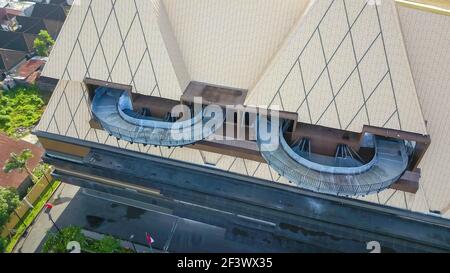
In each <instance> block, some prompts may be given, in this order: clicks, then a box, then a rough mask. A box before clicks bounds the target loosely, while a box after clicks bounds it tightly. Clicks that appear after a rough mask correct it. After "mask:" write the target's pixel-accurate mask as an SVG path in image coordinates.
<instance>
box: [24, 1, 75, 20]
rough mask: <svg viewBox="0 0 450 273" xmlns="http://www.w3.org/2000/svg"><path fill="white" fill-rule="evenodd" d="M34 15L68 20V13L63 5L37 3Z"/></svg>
mask: <svg viewBox="0 0 450 273" xmlns="http://www.w3.org/2000/svg"><path fill="white" fill-rule="evenodd" d="M31 16H32V17H38V18H45V19H52V20H57V21H64V20H66V13H65V11H64V8H63V7H62V6H61V5H53V4H41V3H36V5H35V6H34V9H33V13H32V14H31Z"/></svg>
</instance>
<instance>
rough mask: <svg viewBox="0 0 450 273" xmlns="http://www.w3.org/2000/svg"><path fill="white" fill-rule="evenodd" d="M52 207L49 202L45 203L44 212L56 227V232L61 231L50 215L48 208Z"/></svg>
mask: <svg viewBox="0 0 450 273" xmlns="http://www.w3.org/2000/svg"><path fill="white" fill-rule="evenodd" d="M52 208H53V205H52V204H50V203H47V204H45V209H46V213H47V214H48V218H49V219H50V221H51V222H52V224H53V226H54V227H55V228H56V230H57V231H58V233H61V230H60V229H59V227H58V225H56V223H55V221H53V218H52V215H51V214H50V210H51V209H52Z"/></svg>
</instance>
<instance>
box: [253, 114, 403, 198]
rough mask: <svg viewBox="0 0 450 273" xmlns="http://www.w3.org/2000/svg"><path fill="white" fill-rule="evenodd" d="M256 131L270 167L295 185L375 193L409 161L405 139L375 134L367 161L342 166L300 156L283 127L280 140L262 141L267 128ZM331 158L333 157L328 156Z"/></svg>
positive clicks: (330, 191)
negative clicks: (268, 142)
mask: <svg viewBox="0 0 450 273" xmlns="http://www.w3.org/2000/svg"><path fill="white" fill-rule="evenodd" d="M258 122H259V123H263V122H266V123H269V124H270V121H268V120H267V119H266V118H265V117H263V116H260V117H259V118H258ZM258 127H259V126H258ZM267 128H270V126H267ZM257 134H258V145H259V147H260V150H261V154H262V156H263V157H264V159H265V160H266V161H267V163H268V164H269V165H270V166H271V167H272V168H273V169H275V170H276V171H277V172H278V173H279V174H280V175H282V176H284V177H286V178H287V179H289V181H291V182H292V183H293V184H295V185H296V186H299V187H301V188H305V189H309V190H312V191H316V192H321V193H327V194H333V195H345V196H357V195H367V194H371V193H376V192H379V191H381V190H383V189H385V188H388V187H389V186H390V185H392V184H393V183H394V182H396V181H397V180H398V179H399V178H400V177H401V176H402V174H403V173H404V172H405V170H406V168H407V165H408V155H407V152H406V147H405V143H404V141H401V140H388V139H384V138H381V137H375V139H374V140H373V142H374V148H375V155H374V157H373V159H372V160H371V161H370V162H368V163H366V164H360V165H359V166H354V167H341V166H338V165H336V166H333V165H331V164H319V163H317V162H314V161H311V160H309V159H308V158H305V157H303V156H301V154H299V153H297V152H296V151H294V150H293V149H292V148H291V147H290V146H289V145H288V144H287V142H286V140H285V139H284V135H283V130H280V134H279V142H278V143H272V144H267V143H265V142H264V141H262V139H269V138H268V137H269V136H268V134H271V132H270V130H268V132H259V131H258V132H257ZM262 134H267V135H262ZM263 145H265V147H263ZM330 158H331V157H330ZM330 162H333V160H328V163H330ZM334 162H339V161H334Z"/></svg>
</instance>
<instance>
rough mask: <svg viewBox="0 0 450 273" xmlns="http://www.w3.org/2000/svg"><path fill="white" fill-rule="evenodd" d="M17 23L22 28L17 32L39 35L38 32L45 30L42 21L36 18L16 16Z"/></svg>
mask: <svg viewBox="0 0 450 273" xmlns="http://www.w3.org/2000/svg"><path fill="white" fill-rule="evenodd" d="M16 20H17V23H18V24H19V25H21V26H22V27H21V28H20V29H19V31H18V32H24V33H32V34H39V31H41V30H46V26H45V24H44V20H43V19H42V18H37V17H26V16H16Z"/></svg>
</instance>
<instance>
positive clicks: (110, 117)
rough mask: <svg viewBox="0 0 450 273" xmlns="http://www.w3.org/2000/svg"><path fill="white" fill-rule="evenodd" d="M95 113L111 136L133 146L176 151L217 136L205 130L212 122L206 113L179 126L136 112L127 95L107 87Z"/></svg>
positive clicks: (97, 99)
mask: <svg viewBox="0 0 450 273" xmlns="http://www.w3.org/2000/svg"><path fill="white" fill-rule="evenodd" d="M92 113H93V115H94V116H95V117H96V119H97V120H98V121H99V122H100V124H101V125H102V127H103V129H105V130H106V131H107V132H108V133H109V134H111V135H113V136H115V137H117V138H119V139H122V140H125V141H129V142H132V143H140V144H145V145H147V144H149V145H158V146H167V147H176V146H184V145H188V144H192V143H195V142H197V141H201V140H203V139H205V138H206V137H208V136H209V135H211V134H213V133H214V132H213V131H211V130H209V129H208V128H206V127H205V126H203V125H204V124H206V123H207V122H208V121H210V120H211V119H212V117H208V115H207V114H206V113H205V112H200V113H198V114H197V115H195V116H194V117H192V118H191V119H188V120H184V121H177V122H171V121H170V120H169V119H167V120H164V119H159V118H156V117H151V116H144V115H141V114H139V113H136V112H134V111H133V108H132V103H131V98H130V97H129V95H128V92H126V91H123V90H117V89H112V88H107V87H99V88H97V90H96V92H95V96H94V99H93V101H92Z"/></svg>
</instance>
